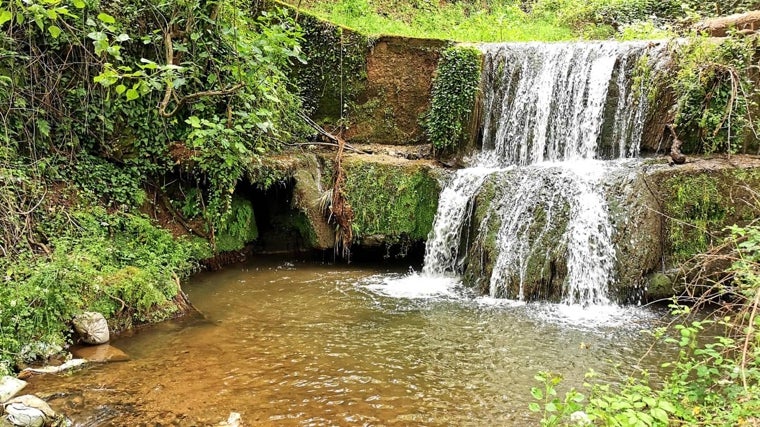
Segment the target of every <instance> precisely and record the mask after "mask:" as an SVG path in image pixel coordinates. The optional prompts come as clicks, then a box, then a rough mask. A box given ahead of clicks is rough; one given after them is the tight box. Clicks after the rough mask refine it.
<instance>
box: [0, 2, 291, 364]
mask: <svg viewBox="0 0 760 427" xmlns="http://www.w3.org/2000/svg"><path fill="white" fill-rule="evenodd" d="M251 10H253V9H251ZM299 37H300V30H299V29H298V28H297V26H296V25H295V24H294V23H293V20H292V18H290V17H289V16H288V15H287V13H285V12H279V11H278V12H266V11H257V12H256V13H253V12H249V11H248V10H247V9H244V8H241V7H240V5H239V4H233V3H232V2H227V1H218V2H217V1H206V0H166V1H156V0H128V1H120V2H99V1H97V0H86V1H85V0H44V1H40V2H29V1H22V0H11V1H5V2H2V3H0V130H1V131H0V199H2V200H1V202H0V224H2V226H3V227H2V230H0V270H1V271H3V272H4V274H3V278H4V279H3V286H2V287H1V288H0V362H1V363H3V364H4V366H5V367H6V368H8V367H10V366H11V365H12V364H13V363H14V362H15V361H19V360H23V359H28V358H33V357H36V356H40V355H45V354H47V353H49V351H48V350H51V349H53V350H54V349H56V348H59V347H58V346H60V345H62V344H63V343H64V341H65V339H66V337H65V335H64V333H65V331H66V330H67V327H68V325H67V322H68V321H69V320H70V318H71V316H72V315H73V314H75V313H77V312H79V311H82V310H88V309H89V310H98V311H101V312H103V313H104V314H106V315H107V316H109V317H111V322H112V324H113V325H112V326H114V327H117V328H118V327H122V326H128V325H129V324H130V323H131V322H143V321H150V320H155V319H160V318H164V317H166V316H167V315H170V314H171V313H172V312H174V311H176V310H177V307H178V303H179V301H173V300H174V299H175V297H176V296H177V295H178V294H179V281H178V280H179V278H180V277H183V276H185V275H187V274H188V273H189V272H190V271H192V270H193V269H194V268H195V265H196V264H195V260H198V259H202V258H205V257H209V256H211V255H212V252H211V250H210V249H209V247H208V243H207V242H205V241H204V240H192V239H189V238H182V239H178V238H175V237H173V236H172V235H171V234H170V233H169V232H168V231H164V230H161V229H159V228H157V227H156V224H155V223H154V221H151V220H150V219H148V218H147V217H146V216H145V215H144V214H142V213H140V211H143V212H151V213H156V212H172V213H174V214H176V215H180V216H182V215H187V216H188V217H196V218H197V221H196V225H197V224H200V225H198V228H199V230H197V232H198V233H199V234H205V235H208V236H209V237H210V238H211V239H212V241H213V240H214V238H215V237H216V236H217V235H218V236H220V238H221V240H222V241H221V242H220V245H221V246H222V248H217V249H228V247H230V246H235V249H239V247H240V246H241V245H240V243H239V241H240V240H241V239H243V240H245V241H246V242H247V241H250V240H252V239H253V238H255V235H256V229H255V226H254V225H253V224H254V223H253V215H252V210H251V207H250V204H248V205H247V206H245V205H241V204H240V203H236V202H235V201H234V200H233V199H232V192H233V190H234V189H235V186H236V184H237V183H238V181H239V180H240V179H241V177H242V176H243V175H244V174H245V173H247V169H248V168H249V165H251V164H253V163H254V162H255V160H256V159H257V158H258V157H260V156H263V155H266V154H268V153H271V152H273V151H276V150H278V149H279V147H280V146H281V145H282V143H283V141H288V140H290V139H292V138H295V137H297V135H299V132H301V131H302V130H303V127H302V124H301V121H300V119H299V118H298V115H297V113H298V111H299V110H300V99H299V98H298V97H297V96H296V95H295V90H293V87H292V85H291V84H290V82H289V79H288V68H289V67H290V66H291V65H292V63H294V62H298V61H300V60H301V58H300V48H299V44H298V43H299ZM171 198H174V199H176V201H175V203H172V202H171V201H169V199H171ZM175 206H179V207H180V209H175ZM167 215H168V213H167ZM182 222H183V221H180V223H182ZM34 342H37V343H39V344H35V345H31V343H34ZM43 350H44V351H43Z"/></svg>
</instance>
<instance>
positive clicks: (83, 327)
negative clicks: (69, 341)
mask: <svg viewBox="0 0 760 427" xmlns="http://www.w3.org/2000/svg"><path fill="white" fill-rule="evenodd" d="M73 323H74V330H75V331H76V333H77V334H78V335H79V337H80V339H81V340H82V342H84V343H87V344H105V343H107V342H108V340H109V339H111V337H110V335H109V332H108V322H106V318H105V317H103V315H102V314H100V313H96V312H93V311H85V312H84V313H82V314H79V315H77V316H75V317H74V321H73Z"/></svg>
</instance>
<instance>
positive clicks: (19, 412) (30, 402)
mask: <svg viewBox="0 0 760 427" xmlns="http://www.w3.org/2000/svg"><path fill="white" fill-rule="evenodd" d="M3 406H4V409H5V413H6V414H8V421H10V422H11V423H12V424H13V425H16V426H23V427H41V426H43V425H44V424H45V422H46V421H48V420H52V419H53V418H54V417H55V411H53V408H51V407H50V405H48V404H47V402H45V401H44V400H42V399H40V398H39V397H37V396H34V395H31V394H27V395H24V396H19V397H16V398H13V399H11V400H9V401H7V402H5V404H4V405H3Z"/></svg>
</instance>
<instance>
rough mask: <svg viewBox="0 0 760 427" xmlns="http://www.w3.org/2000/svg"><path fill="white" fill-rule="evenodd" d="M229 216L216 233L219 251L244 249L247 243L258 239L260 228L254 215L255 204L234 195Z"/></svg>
mask: <svg viewBox="0 0 760 427" xmlns="http://www.w3.org/2000/svg"><path fill="white" fill-rule="evenodd" d="M228 215H229V218H228V219H227V221H225V222H224V225H223V226H222V227H220V228H219V232H218V234H217V235H216V250H217V252H229V251H237V250H240V249H243V247H245V245H246V244H248V243H250V242H252V241H254V240H256V238H257V237H258V236H259V230H258V228H257V227H256V218H255V217H254V215H253V205H252V204H251V202H250V201H249V200H246V199H244V198H242V197H237V196H233V197H232V207H231V208H230V212H229V213H228Z"/></svg>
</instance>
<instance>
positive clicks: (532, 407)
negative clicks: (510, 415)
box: [528, 402, 541, 412]
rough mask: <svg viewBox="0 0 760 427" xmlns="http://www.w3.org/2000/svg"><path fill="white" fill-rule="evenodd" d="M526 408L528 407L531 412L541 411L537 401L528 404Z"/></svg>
mask: <svg viewBox="0 0 760 427" xmlns="http://www.w3.org/2000/svg"><path fill="white" fill-rule="evenodd" d="M528 409H530V411H531V412H541V407H540V406H538V403H536V402H533V403H531V404H530V405H528Z"/></svg>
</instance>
